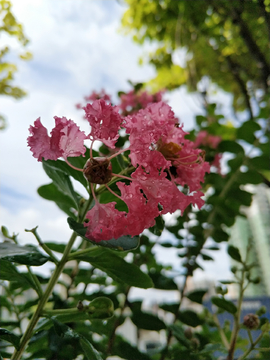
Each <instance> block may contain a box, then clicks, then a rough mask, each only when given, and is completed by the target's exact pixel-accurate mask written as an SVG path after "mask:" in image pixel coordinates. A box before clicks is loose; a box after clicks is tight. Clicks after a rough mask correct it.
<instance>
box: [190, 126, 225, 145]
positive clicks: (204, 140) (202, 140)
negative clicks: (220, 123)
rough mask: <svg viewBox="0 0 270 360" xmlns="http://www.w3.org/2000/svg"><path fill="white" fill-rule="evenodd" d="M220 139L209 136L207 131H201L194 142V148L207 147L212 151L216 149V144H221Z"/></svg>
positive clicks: (215, 136) (219, 137)
mask: <svg viewBox="0 0 270 360" xmlns="http://www.w3.org/2000/svg"><path fill="white" fill-rule="evenodd" d="M221 140H222V137H221V136H217V135H211V134H209V133H208V132H207V131H205V130H202V131H200V132H199V133H198V135H197V137H196V140H195V142H194V147H199V146H200V145H203V146H209V147H211V148H212V149H216V148H217V147H218V144H219V143H220V142H221Z"/></svg>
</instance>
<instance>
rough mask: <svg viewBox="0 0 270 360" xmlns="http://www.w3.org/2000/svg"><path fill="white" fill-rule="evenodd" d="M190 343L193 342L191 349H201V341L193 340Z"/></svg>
mask: <svg viewBox="0 0 270 360" xmlns="http://www.w3.org/2000/svg"><path fill="white" fill-rule="evenodd" d="M190 342H191V347H192V348H193V349H194V350H195V349H198V348H199V346H200V341H199V339H197V338H195V337H194V338H192V339H191V340H190Z"/></svg>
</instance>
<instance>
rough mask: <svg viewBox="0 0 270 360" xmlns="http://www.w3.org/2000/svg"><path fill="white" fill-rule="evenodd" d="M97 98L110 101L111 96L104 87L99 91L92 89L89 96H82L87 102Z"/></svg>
mask: <svg viewBox="0 0 270 360" xmlns="http://www.w3.org/2000/svg"><path fill="white" fill-rule="evenodd" d="M99 99H103V100H105V101H108V102H111V96H110V95H108V94H107V93H106V92H105V90H104V89H101V91H100V92H96V91H93V92H92V93H91V94H90V95H89V96H85V97H84V100H85V101H87V102H88V101H95V100H99Z"/></svg>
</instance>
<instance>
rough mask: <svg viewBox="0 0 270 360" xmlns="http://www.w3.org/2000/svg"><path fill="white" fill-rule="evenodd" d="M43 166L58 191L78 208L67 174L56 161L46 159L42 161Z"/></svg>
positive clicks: (75, 195) (76, 198)
mask: <svg viewBox="0 0 270 360" xmlns="http://www.w3.org/2000/svg"><path fill="white" fill-rule="evenodd" d="M42 165H43V168H44V170H45V172H46V174H47V175H48V176H49V177H50V178H51V179H52V180H53V183H54V185H55V186H56V187H57V188H58V190H59V191H60V192H62V193H63V194H64V195H66V196H68V197H69V198H70V199H71V200H72V202H73V205H74V206H75V208H76V209H78V197H77V194H76V193H75V191H74V189H73V185H72V183H71V181H70V178H69V176H68V175H66V174H65V173H64V172H63V171H61V170H59V168H58V167H57V165H58V162H57V161H56V162H55V161H52V160H47V161H44V160H43V161H42Z"/></svg>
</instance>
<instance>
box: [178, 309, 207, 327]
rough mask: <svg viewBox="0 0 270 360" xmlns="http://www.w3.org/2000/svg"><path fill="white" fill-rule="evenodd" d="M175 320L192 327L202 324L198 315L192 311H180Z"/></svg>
mask: <svg viewBox="0 0 270 360" xmlns="http://www.w3.org/2000/svg"><path fill="white" fill-rule="evenodd" d="M177 318H178V320H180V321H181V322H182V323H184V324H186V325H189V326H192V327H196V326H199V325H202V324H203V323H204V321H203V320H202V319H201V318H200V317H199V316H198V314H197V313H195V312H194V311H192V310H182V311H180V312H179V314H178V317H177Z"/></svg>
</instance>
